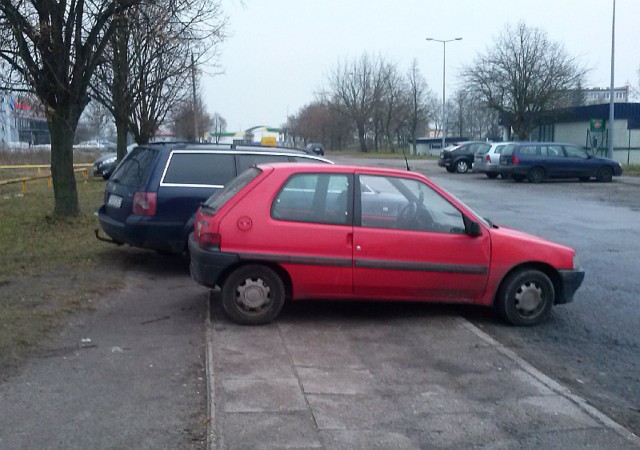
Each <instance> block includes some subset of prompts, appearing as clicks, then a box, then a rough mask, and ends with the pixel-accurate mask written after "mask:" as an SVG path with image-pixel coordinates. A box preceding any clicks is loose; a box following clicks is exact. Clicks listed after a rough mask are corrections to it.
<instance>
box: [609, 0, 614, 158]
mask: <svg viewBox="0 0 640 450" xmlns="http://www.w3.org/2000/svg"><path fill="white" fill-rule="evenodd" d="M615 51H616V0H613V19H612V20H611V85H610V86H609V129H608V130H607V133H609V136H608V139H607V158H609V159H613V121H614V120H615V116H614V112H613V109H614V108H613V93H614V86H613V83H614V80H613V73H614V62H615Z"/></svg>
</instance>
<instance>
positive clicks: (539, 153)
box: [500, 142, 622, 183]
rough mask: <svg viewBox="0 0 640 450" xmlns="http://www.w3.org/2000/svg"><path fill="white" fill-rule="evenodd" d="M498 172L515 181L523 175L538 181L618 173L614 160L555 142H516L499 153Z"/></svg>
mask: <svg viewBox="0 0 640 450" xmlns="http://www.w3.org/2000/svg"><path fill="white" fill-rule="evenodd" d="M500 173H501V174H502V176H503V177H504V178H508V177H511V178H513V179H514V180H516V181H522V180H524V179H525V178H527V179H528V180H529V181H530V182H531V183H541V182H542V181H544V180H545V179H547V178H578V179H579V180H580V181H589V179H591V178H595V179H596V180H597V181H600V182H610V181H611V180H612V179H613V177H614V176H619V175H622V166H621V165H620V163H618V162H617V161H614V160H612V159H607V158H599V157H596V156H593V155H591V154H589V153H587V152H586V151H585V150H583V149H581V148H580V147H577V146H575V145H572V144H563V143H558V142H516V143H512V144H509V145H507V146H506V147H505V148H504V149H503V150H502V153H501V154H500Z"/></svg>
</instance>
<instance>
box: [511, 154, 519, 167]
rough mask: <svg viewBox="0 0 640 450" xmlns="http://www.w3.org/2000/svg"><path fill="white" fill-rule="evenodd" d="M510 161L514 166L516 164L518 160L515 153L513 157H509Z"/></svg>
mask: <svg viewBox="0 0 640 450" xmlns="http://www.w3.org/2000/svg"><path fill="white" fill-rule="evenodd" d="M511 162H512V163H513V165H514V166H517V165H518V163H519V162H520V161H518V157H517V156H516V155H513V158H511Z"/></svg>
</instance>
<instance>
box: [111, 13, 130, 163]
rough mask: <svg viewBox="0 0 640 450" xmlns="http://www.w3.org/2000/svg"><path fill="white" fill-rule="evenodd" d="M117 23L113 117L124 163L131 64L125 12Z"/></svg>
mask: <svg viewBox="0 0 640 450" xmlns="http://www.w3.org/2000/svg"><path fill="white" fill-rule="evenodd" d="M114 21H117V25H116V31H115V32H114V34H113V38H112V46H113V85H112V87H111V89H112V91H111V93H112V96H113V116H114V121H115V125H116V132H117V155H118V161H122V158H124V157H125V156H126V155H127V133H128V131H129V119H128V117H129V110H130V109H131V105H130V103H131V102H130V96H129V95H128V92H127V89H128V76H129V63H128V60H127V57H128V54H127V44H128V39H129V35H128V32H127V19H126V14H125V13H124V12H123V13H121V14H120V15H118V16H116V17H114Z"/></svg>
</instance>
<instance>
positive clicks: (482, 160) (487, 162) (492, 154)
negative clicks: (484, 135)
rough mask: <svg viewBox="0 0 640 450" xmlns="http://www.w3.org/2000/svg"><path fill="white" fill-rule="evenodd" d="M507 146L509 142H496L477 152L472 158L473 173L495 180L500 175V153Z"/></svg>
mask: <svg viewBox="0 0 640 450" xmlns="http://www.w3.org/2000/svg"><path fill="white" fill-rule="evenodd" d="M509 144H511V142H496V143H493V144H491V147H489V148H488V149H482V150H480V151H478V152H477V153H476V154H475V156H474V157H473V171H474V172H477V173H484V174H485V175H487V177H489V178H497V177H498V175H500V153H502V150H503V149H504V147H505V146H507V145H509Z"/></svg>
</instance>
